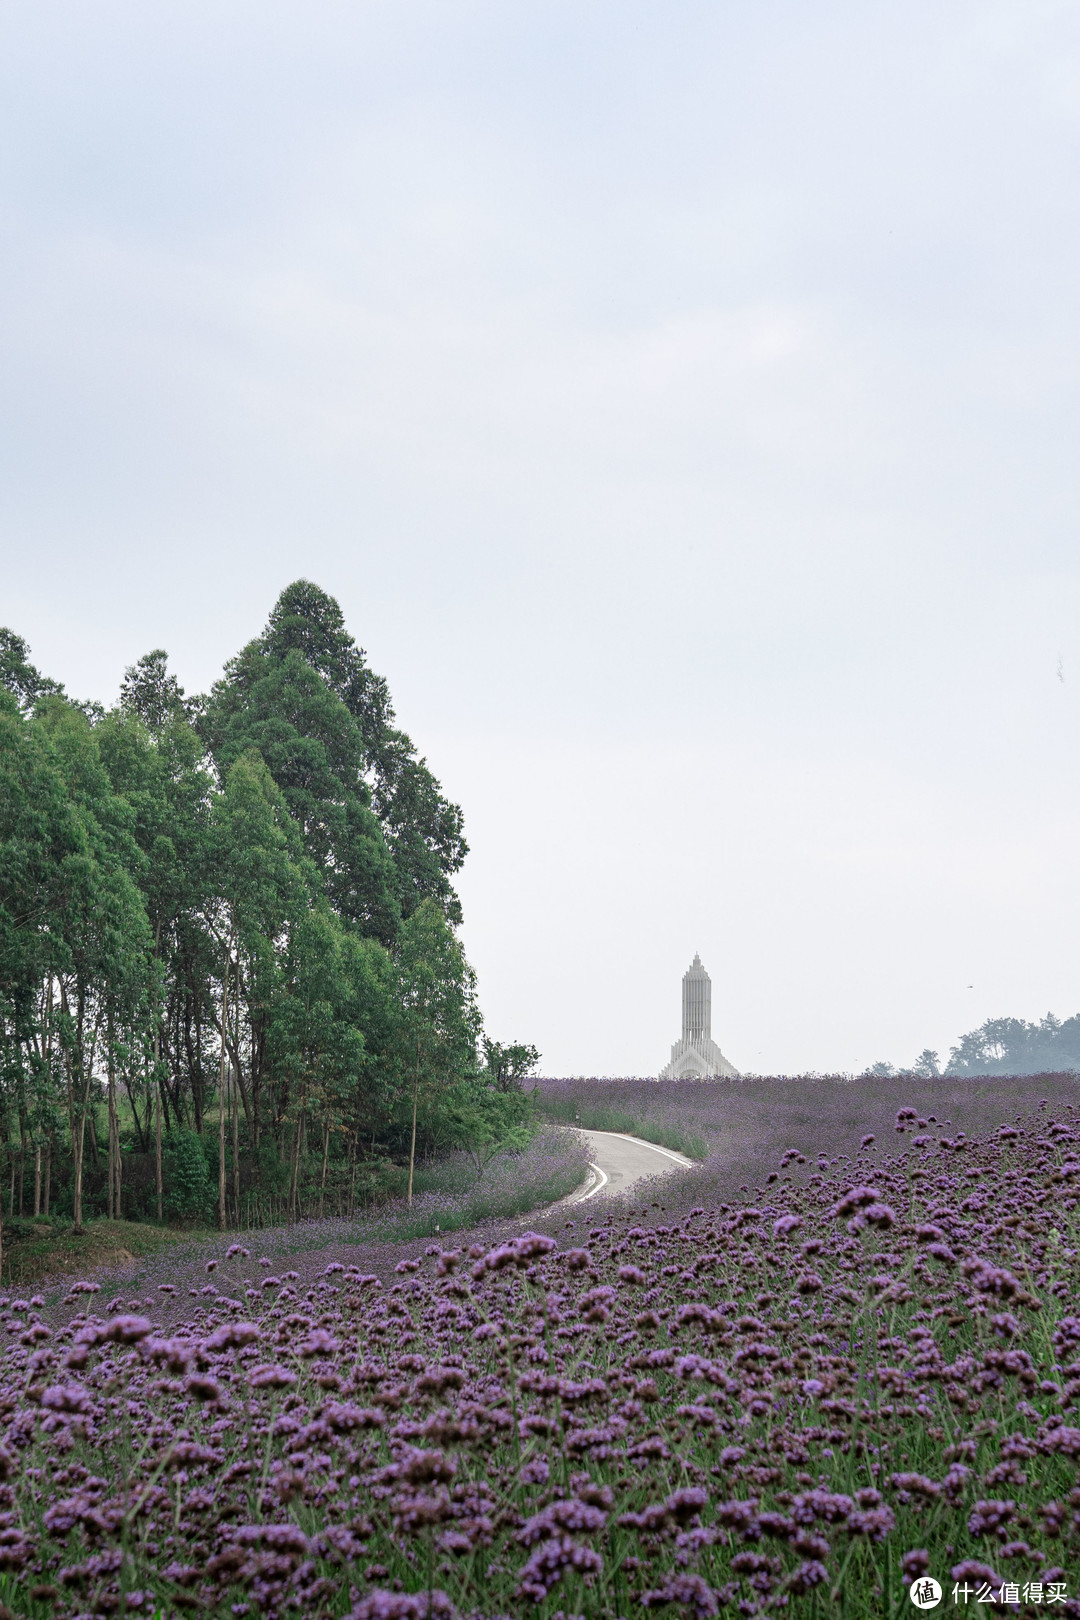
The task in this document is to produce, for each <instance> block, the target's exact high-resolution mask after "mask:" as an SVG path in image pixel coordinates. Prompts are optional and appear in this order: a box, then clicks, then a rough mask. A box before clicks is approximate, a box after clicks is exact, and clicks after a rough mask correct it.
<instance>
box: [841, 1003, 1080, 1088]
mask: <svg viewBox="0 0 1080 1620" xmlns="http://www.w3.org/2000/svg"><path fill="white" fill-rule="evenodd" d="M1069 1070H1077V1071H1080V1013H1077V1014H1075V1015H1074V1016H1073V1017H1072V1018H1066V1019H1061V1018H1055V1017H1054V1015H1053V1013H1047V1015H1046V1017H1045V1018H1042V1019H1040V1020H1039V1022H1038V1023H1037V1024H1031V1023H1028V1022H1027V1020H1026V1019H1023V1018H988V1019H987V1020H986V1023H985V1024H980V1025H979V1027H978V1029H973V1030H971V1031H970V1032H969V1033H968V1034H967V1035H961V1037H960V1039H959V1041H958V1042H957V1043H956V1045H955V1046H954V1047H952V1048H950V1051H949V1058H948V1062H947V1063H945V1064H944V1065H943V1064H942V1063H941V1061H940V1059H939V1057H938V1054H937V1053H936V1052H932V1051H930V1050H929V1048H927V1050H925V1051H923V1052H920V1054H919V1056H918V1057H917V1058H916V1060H915V1062H914V1063H913V1064H912V1065H911V1066H910V1067H909V1068H907V1069H904V1068H899V1069H898V1068H895V1067H894V1066H893V1065H892V1064H891V1063H874V1064H872V1065H871V1066H870V1068H869V1069H867V1071H866V1073H867V1074H868V1075H881V1076H883V1077H884V1076H888V1075H894V1074H915V1075H921V1076H923V1077H925V1078H931V1077H932V1076H934V1075H937V1074H948V1075H965V1074H970V1075H979V1074H1064V1073H1066V1072H1067V1071H1069Z"/></svg>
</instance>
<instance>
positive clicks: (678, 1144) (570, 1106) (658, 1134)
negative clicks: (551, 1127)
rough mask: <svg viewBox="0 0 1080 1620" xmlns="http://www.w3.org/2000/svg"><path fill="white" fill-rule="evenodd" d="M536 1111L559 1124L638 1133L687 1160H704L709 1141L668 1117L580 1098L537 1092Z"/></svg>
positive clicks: (645, 1140) (699, 1133) (593, 1129)
mask: <svg viewBox="0 0 1080 1620" xmlns="http://www.w3.org/2000/svg"><path fill="white" fill-rule="evenodd" d="M536 1105H537V1112H538V1113H539V1114H540V1115H541V1117H542V1118H544V1119H550V1120H555V1121H557V1122H558V1123H559V1124H560V1125H576V1126H578V1127H579V1128H580V1129H581V1130H584V1131H619V1132H621V1133H622V1134H623V1135H625V1136H640V1137H641V1139H642V1141H643V1142H655V1143H657V1145H658V1146H660V1147H666V1148H671V1149H672V1151H673V1152H675V1153H685V1155H686V1157H687V1158H688V1159H705V1158H707V1157H708V1154H709V1144H708V1142H707V1141H706V1139H705V1137H704V1136H702V1134H701V1132H700V1131H695V1130H687V1129H686V1128H685V1127H684V1126H681V1125H677V1124H673V1123H672V1122H671V1120H670V1119H667V1120H664V1119H656V1118H653V1117H650V1116H649V1115H648V1114H631V1113H628V1112H626V1110H624V1109H622V1108H616V1107H614V1106H613V1105H612V1104H610V1103H604V1102H596V1101H593V1100H592V1099H587V1098H584V1097H574V1096H569V1097H554V1096H550V1095H548V1096H545V1095H543V1094H538V1096H537V1099H536Z"/></svg>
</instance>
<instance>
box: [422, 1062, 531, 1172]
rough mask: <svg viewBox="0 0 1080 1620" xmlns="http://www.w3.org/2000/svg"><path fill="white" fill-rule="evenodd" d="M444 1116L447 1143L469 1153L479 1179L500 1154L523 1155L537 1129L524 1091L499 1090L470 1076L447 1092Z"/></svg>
mask: <svg viewBox="0 0 1080 1620" xmlns="http://www.w3.org/2000/svg"><path fill="white" fill-rule="evenodd" d="M442 1115H443V1118H444V1120H445V1122H446V1125H445V1129H446V1138H447V1140H448V1141H449V1142H450V1143H452V1145H453V1146H454V1147H458V1148H463V1149H464V1150H465V1151H466V1152H467V1153H468V1154H469V1157H470V1158H471V1160H472V1162H473V1164H474V1165H475V1166H476V1177H477V1180H479V1179H480V1178H481V1177H482V1176H483V1174H484V1171H485V1170H486V1169H487V1167H488V1165H489V1164H490V1163H491V1161H492V1159H494V1158H496V1157H498V1155H499V1154H502V1153H521V1152H524V1150H525V1148H527V1147H528V1145H529V1143H530V1141H531V1140H532V1137H533V1135H534V1134H535V1130H536V1126H535V1123H534V1119H533V1107H532V1103H531V1102H530V1100H529V1098H527V1097H526V1096H525V1095H524V1094H523V1093H522V1092H521V1091H500V1090H499V1089H498V1088H497V1087H494V1086H491V1085H489V1084H487V1083H486V1082H485V1081H484V1080H477V1079H473V1078H472V1077H471V1076H467V1077H465V1078H463V1079H461V1080H459V1081H458V1083H457V1084H456V1085H455V1086H453V1087H452V1088H451V1089H450V1091H448V1092H447V1094H446V1096H445V1098H444V1099H443V1102H442Z"/></svg>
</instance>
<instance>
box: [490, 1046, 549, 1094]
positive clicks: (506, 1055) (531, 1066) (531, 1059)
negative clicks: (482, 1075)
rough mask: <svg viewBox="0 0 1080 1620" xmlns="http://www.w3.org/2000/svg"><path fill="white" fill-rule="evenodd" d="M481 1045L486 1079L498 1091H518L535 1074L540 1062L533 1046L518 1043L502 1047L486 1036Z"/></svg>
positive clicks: (538, 1054)
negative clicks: (486, 1074)
mask: <svg viewBox="0 0 1080 1620" xmlns="http://www.w3.org/2000/svg"><path fill="white" fill-rule="evenodd" d="M481 1044H482V1047H483V1052H484V1067H485V1069H486V1070H487V1073H488V1078H489V1080H490V1081H491V1084H492V1085H493V1086H496V1087H497V1088H498V1090H499V1091H516V1090H520V1089H521V1087H522V1085H523V1084H524V1083H525V1080H526V1078H527V1077H528V1076H529V1075H530V1074H535V1072H536V1069H537V1066H538V1064H539V1062H540V1053H539V1052H538V1051H537V1050H536V1047H535V1046H525V1045H523V1044H522V1043H521V1042H520V1041H515V1042H512V1043H511V1044H510V1045H509V1046H503V1045H501V1044H500V1042H498V1041H493V1040H489V1038H488V1037H487V1036H486V1035H485V1036H484V1038H483V1041H482V1043H481Z"/></svg>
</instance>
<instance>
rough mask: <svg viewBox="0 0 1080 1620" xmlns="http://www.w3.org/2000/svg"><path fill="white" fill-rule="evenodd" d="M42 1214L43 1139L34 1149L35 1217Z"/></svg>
mask: <svg viewBox="0 0 1080 1620" xmlns="http://www.w3.org/2000/svg"><path fill="white" fill-rule="evenodd" d="M40 1214H41V1140H40V1138H39V1139H38V1142H37V1145H36V1147H35V1149H34V1219H35V1221H36V1220H37V1218H38V1216H39V1215H40Z"/></svg>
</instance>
